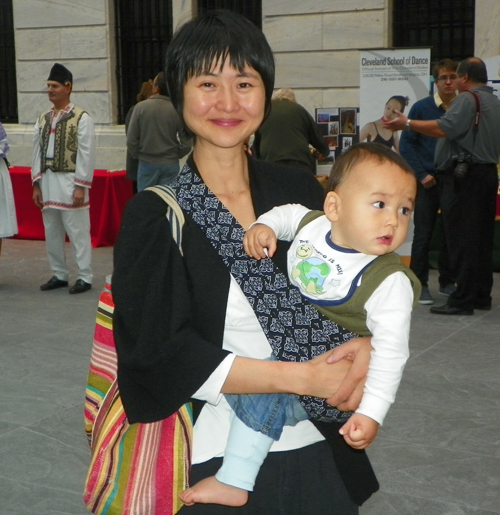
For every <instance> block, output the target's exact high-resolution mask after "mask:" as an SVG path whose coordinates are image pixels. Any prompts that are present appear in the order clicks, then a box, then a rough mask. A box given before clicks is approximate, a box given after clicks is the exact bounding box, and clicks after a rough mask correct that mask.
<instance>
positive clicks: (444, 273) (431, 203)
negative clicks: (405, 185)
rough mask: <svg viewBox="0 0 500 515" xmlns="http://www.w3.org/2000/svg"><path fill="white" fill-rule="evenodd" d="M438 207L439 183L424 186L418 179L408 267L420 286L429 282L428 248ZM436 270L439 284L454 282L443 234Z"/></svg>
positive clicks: (439, 204) (445, 284)
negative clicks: (427, 186)
mask: <svg viewBox="0 0 500 515" xmlns="http://www.w3.org/2000/svg"><path fill="white" fill-rule="evenodd" d="M438 180H439V178H438ZM440 207H441V195H440V188H439V184H436V185H435V186H433V187H432V188H424V187H423V186H422V183H421V182H420V181H418V192H417V200H416V202H415V213H414V215H413V223H414V230H413V242H412V246H411V262H410V268H411V269H412V270H413V272H414V273H415V275H416V276H417V277H418V279H419V281H420V283H421V284H422V286H427V285H428V282H429V249H430V245H431V239H432V233H433V231H434V227H435V225H436V220H437V216H438V212H439V209H440ZM438 270H439V284H440V286H447V285H448V284H453V283H454V282H455V274H454V273H453V272H452V270H451V267H450V259H449V256H448V247H447V245H446V239H445V236H444V234H443V238H442V241H441V242H440V246H439V262H438Z"/></svg>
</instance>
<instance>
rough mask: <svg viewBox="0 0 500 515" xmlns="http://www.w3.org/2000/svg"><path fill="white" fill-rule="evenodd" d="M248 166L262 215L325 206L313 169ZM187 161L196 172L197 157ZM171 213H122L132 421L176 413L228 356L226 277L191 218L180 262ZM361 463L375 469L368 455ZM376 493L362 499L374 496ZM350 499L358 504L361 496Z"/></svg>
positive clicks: (123, 336) (119, 254)
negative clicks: (225, 339) (284, 208)
mask: <svg viewBox="0 0 500 515" xmlns="http://www.w3.org/2000/svg"><path fill="white" fill-rule="evenodd" d="M249 163H250V187H251V191H252V198H253V204H254V209H255V213H256V215H257V216H259V215H261V214H262V213H264V212H266V211H268V210H269V209H271V208H272V207H274V206H277V205H281V204H288V203H300V204H303V205H305V206H307V207H309V208H311V209H322V207H323V197H324V193H323V189H322V188H321V186H319V184H318V182H317V181H316V179H315V178H314V177H312V176H311V175H310V174H308V173H307V172H305V171H303V170H298V169H293V168H287V167H282V166H278V165H275V164H271V163H267V162H264V161H258V160H256V159H253V158H249ZM189 164H190V166H191V167H192V168H194V169H196V166H195V164H194V161H193V158H192V156H191V157H190V158H189ZM165 211H166V208H165V203H164V201H163V200H161V198H160V197H158V195H156V194H155V193H152V192H147V191H145V192H142V193H139V194H138V195H136V196H135V197H134V198H133V199H132V200H131V201H130V203H129V204H128V206H127V208H126V210H125V213H124V216H123V219H122V226H121V230H120V234H119V237H118V240H117V242H116V244H115V249H114V271H113V298H114V301H115V312H114V335H115V342H116V347H117V352H118V384H119V388H120V392H121V397H122V401H123V405H124V408H125V411H126V413H127V417H128V419H129V421H130V422H132V423H133V422H152V421H156V420H161V419H163V418H166V417H168V416H169V415H171V414H172V413H174V412H175V411H176V410H177V409H178V408H179V407H180V406H182V405H183V404H184V403H185V402H187V401H189V400H190V398H191V395H192V394H193V393H194V392H195V391H196V390H197V389H198V388H199V387H200V386H201V385H202V384H203V383H204V382H205V381H206V380H207V379H208V377H209V376H210V374H211V373H212V372H213V371H214V370H215V369H216V368H217V366H218V365H219V364H220V363H221V362H222V360H223V359H224V358H225V357H226V356H227V354H228V352H227V351H225V350H223V349H222V338H223V332H224V321H225V314H226V306H227V299H228V294H229V284H230V276H229V273H228V270H227V268H226V266H225V265H224V264H223V262H222V261H221V260H220V258H219V256H218V255H217V252H216V251H215V250H214V249H213V247H212V246H211V244H210V242H209V241H208V240H207V239H206V237H205V236H204V234H203V233H202V231H201V230H200V229H199V227H198V226H197V225H196V224H195V223H194V222H193V221H192V220H191V219H190V218H189V216H187V217H186V223H185V225H184V227H183V231H182V249H183V254H184V256H181V254H180V253H179V250H178V248H177V244H176V243H175V242H174V240H173V238H172V236H171V232H170V225H169V223H168V221H167V219H166V217H165ZM288 247H289V243H288V242H280V244H279V246H278V251H277V253H276V255H275V257H274V261H275V262H276V264H277V265H278V266H279V267H280V268H281V269H282V270H286V252H287V250H288ZM316 425H317V427H318V429H320V431H321V432H322V433H324V434H325V437H326V438H327V440H328V441H329V442H330V443H332V439H333V440H338V443H340V444H341V446H342V447H345V450H347V452H348V453H349V450H350V451H352V452H355V453H357V452H358V451H353V450H352V449H351V448H350V447H348V446H347V444H345V443H344V442H343V440H341V439H339V435H338V425H337V424H333V425H332V424H326V425H327V426H332V427H327V428H325V430H322V429H321V426H323V425H325V424H316ZM334 427H335V428H336V429H337V430H334ZM330 433H331V434H330ZM360 456H362V457H363V460H362V461H363V463H367V464H368V469H369V470H368V472H371V467H370V466H369V462H368V459H367V458H366V455H365V453H361V454H360ZM342 461H344V460H342ZM349 461H350V460H349ZM339 468H340V467H339ZM349 469H351V467H349ZM371 474H372V475H373V473H372V472H371ZM362 475H363V476H364V475H365V474H364V473H363V474H362ZM368 479H369V478H363V481H362V482H363V483H366V481H367V480H368ZM373 480H374V481H375V483H376V480H375V479H374V477H373ZM350 482H351V481H350V480H347V481H346V486H348V485H347V483H350ZM360 483H361V481H360V479H359V477H358V476H356V481H355V485H354V486H355V487H356V488H358V487H361V484H360ZM368 484H370V481H368ZM375 489H376V488H375ZM364 490H366V489H365V488H363V491H364ZM369 490H370V491H369V492H366V493H363V495H362V496H361V497H362V500H361V497H359V499H358V502H359V500H361V502H363V501H364V500H365V499H366V498H367V497H369V495H370V493H371V491H374V490H373V488H369ZM351 495H352V494H351ZM353 499H354V500H355V501H356V500H357V499H356V498H355V496H354V495H353Z"/></svg>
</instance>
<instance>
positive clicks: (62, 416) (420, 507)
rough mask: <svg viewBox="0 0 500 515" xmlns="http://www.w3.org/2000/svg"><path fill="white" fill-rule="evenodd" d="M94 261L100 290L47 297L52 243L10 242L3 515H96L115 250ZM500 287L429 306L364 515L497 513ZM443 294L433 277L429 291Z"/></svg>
mask: <svg viewBox="0 0 500 515" xmlns="http://www.w3.org/2000/svg"><path fill="white" fill-rule="evenodd" d="M93 259H94V264H93V266H94V271H95V280H94V287H93V289H92V290H91V291H89V292H87V293H85V294H82V295H68V292H67V289H60V290H55V291H52V292H41V291H40V290H39V285H40V284H42V283H43V282H45V281H46V280H47V279H49V277H50V275H51V274H50V271H49V269H48V266H47V262H46V258H45V252H44V243H43V242H41V241H21V240H5V241H4V243H3V249H2V255H1V257H0V349H1V358H0V464H1V466H0V515H84V514H85V513H87V511H86V510H85V507H84V505H83V502H82V488H83V481H84V478H85V473H86V468H87V465H88V460H89V452H88V448H87V443H86V439H85V436H84V431H83V411H82V406H83V395H84V388H85V381H86V374H87V369H88V364H89V355H90V348H91V343H92V334H93V327H94V318H95V311H96V306H97V299H98V296H99V293H100V289H101V288H102V286H103V284H104V279H105V276H106V275H107V274H109V273H110V272H111V268H112V249H111V248H97V249H94V251H93ZM74 279H75V277H74V276H73V277H72V278H71V280H72V281H73V280H74ZM495 279H496V284H495V292H494V302H493V310H492V311H490V312H483V311H477V312H476V314H475V315H474V316H470V317H439V316H435V315H430V313H429V308H428V307H423V306H419V307H418V308H417V309H416V311H415V313H414V317H413V326H412V333H411V350H412V354H411V358H410V361H409V363H408V365H407V368H406V372H405V376H404V379H403V383H402V385H401V388H400V391H399V394H398V398H397V401H396V403H395V405H394V407H393V408H392V410H391V412H390V414H389V415H388V418H387V420H386V424H385V425H384V427H383V428H382V430H381V431H380V436H379V438H378V439H377V441H376V442H375V443H374V445H373V446H372V447H371V449H370V450H369V454H370V456H371V458H372V462H373V465H374V468H375V469H376V471H377V474H378V477H379V480H380V483H381V490H380V492H379V493H377V494H376V495H375V496H373V497H372V499H370V500H369V501H368V502H367V503H366V504H365V505H364V506H363V507H362V508H361V510H360V515H417V514H423V515H492V514H500V437H499V434H500V433H499V427H500V276H499V275H498V274H496V277H495ZM436 287H437V281H436V275H435V274H433V275H432V280H431V292H433V293H436ZM436 300H437V301H438V300H439V301H444V298H443V297H441V298H439V296H438V295H436ZM332 502H335V501H334V499H332ZM311 515H321V514H311Z"/></svg>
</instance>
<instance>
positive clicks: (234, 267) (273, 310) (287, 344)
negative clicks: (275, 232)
mask: <svg viewBox="0 0 500 515" xmlns="http://www.w3.org/2000/svg"><path fill="white" fill-rule="evenodd" d="M172 188H173V189H174V191H175V194H176V197H177V201H178V203H179V205H180V207H181V208H182V210H183V211H184V212H185V213H187V214H188V215H189V216H190V217H191V218H192V219H193V221H194V222H195V223H196V224H197V225H198V226H199V227H200V228H201V229H202V231H203V232H204V233H205V235H206V237H207V238H208V240H209V241H210V242H211V244H212V246H213V247H214V249H215V250H216V251H217V252H218V254H219V256H220V257H221V259H222V261H223V262H224V264H225V265H226V266H227V267H228V269H229V271H230V273H231V275H232V276H233V277H234V278H235V279H236V281H237V283H238V284H239V286H240V287H241V289H242V291H243V293H244V294H245V296H246V298H247V300H248V302H249V303H250V305H251V306H252V308H253V310H254V311H255V314H256V316H257V319H258V321H259V322H260V325H261V327H262V330H263V331H264V333H265V335H266V336H267V339H268V341H269V344H270V346H271V349H272V351H273V354H274V355H275V356H276V358H277V359H278V361H294V362H297V361H308V360H310V359H313V358H314V357H316V356H318V355H320V354H324V353H325V352H326V351H328V350H330V349H333V348H335V347H337V346H338V345H340V344H342V343H344V342H345V341H347V340H350V339H351V338H353V337H355V335H354V334H353V333H350V332H347V330H345V329H343V328H339V327H338V326H337V324H335V322H332V321H331V320H329V319H328V318H326V317H325V316H324V315H323V314H321V313H319V312H318V311H317V310H316V308H315V307H314V306H312V305H311V304H309V303H308V302H307V301H306V300H305V299H304V298H303V297H302V296H301V294H300V292H299V290H298V289H297V288H296V287H295V286H293V285H292V284H290V282H289V280H288V278H287V276H286V275H284V274H283V273H282V272H281V271H280V270H279V269H278V268H277V267H276V265H275V264H274V263H273V261H272V260H271V259H269V258H267V259H262V260H260V261H258V260H255V259H253V258H251V257H250V256H248V255H247V254H246V253H245V251H244V250H243V243H242V242H243V235H244V233H245V230H244V229H243V227H242V226H241V225H240V224H239V223H238V222H237V221H236V219H235V218H234V217H233V215H232V214H231V213H230V212H229V211H228V209H227V208H226V207H225V206H224V204H222V202H221V201H220V200H219V199H218V198H217V197H216V196H215V195H214V194H213V193H212V192H211V191H210V190H209V189H208V188H207V186H206V185H205V183H204V182H203V181H202V179H201V178H200V177H199V175H198V174H197V173H196V172H195V171H194V170H192V169H191V168H190V167H189V166H188V165H187V164H186V165H185V166H184V168H183V169H182V171H181V173H180V174H179V175H178V177H177V179H176V180H175V182H174V183H173V184H172ZM299 400H300V403H301V404H302V406H303V407H304V409H305V410H306V411H307V413H308V415H309V417H310V418H312V419H314V420H318V421H322V422H332V421H336V422H343V421H345V420H347V419H348V418H349V416H350V415H351V413H346V412H340V411H339V410H337V409H335V408H333V407H331V406H330V405H329V404H327V403H326V401H325V400H324V399H318V398H314V397H308V396H307V397H306V396H302V397H299Z"/></svg>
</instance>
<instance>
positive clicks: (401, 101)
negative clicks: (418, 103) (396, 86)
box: [386, 95, 410, 113]
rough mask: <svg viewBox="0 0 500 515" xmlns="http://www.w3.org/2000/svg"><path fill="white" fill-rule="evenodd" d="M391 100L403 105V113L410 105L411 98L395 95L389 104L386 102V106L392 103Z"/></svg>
mask: <svg viewBox="0 0 500 515" xmlns="http://www.w3.org/2000/svg"><path fill="white" fill-rule="evenodd" d="M391 100H395V101H396V102H399V104H400V105H401V109H400V111H401V112H402V113H404V112H405V107H406V106H407V105H408V104H409V103H410V98H409V97H404V96H402V95H393V96H392V97H391V98H390V99H389V100H388V101H387V102H386V105H387V104H388V103H389V102H390V101H391Z"/></svg>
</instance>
